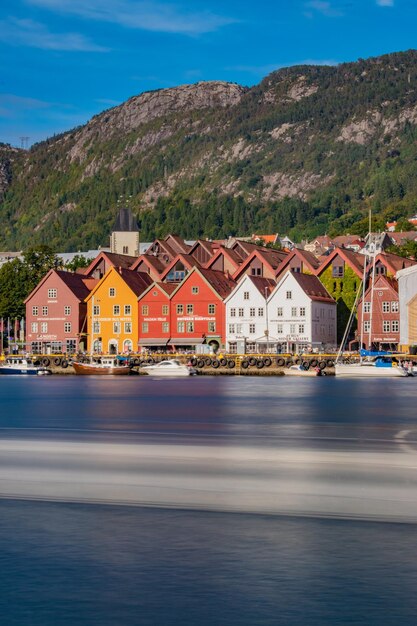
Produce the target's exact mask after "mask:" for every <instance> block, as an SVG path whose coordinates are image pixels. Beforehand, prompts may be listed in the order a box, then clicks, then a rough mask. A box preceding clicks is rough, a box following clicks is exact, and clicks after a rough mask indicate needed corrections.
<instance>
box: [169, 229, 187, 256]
mask: <svg viewBox="0 0 417 626" xmlns="http://www.w3.org/2000/svg"><path fill="white" fill-rule="evenodd" d="M165 243H168V245H169V246H170V247H171V248H172V249H173V250H175V252H177V254H179V253H183V254H188V253H189V252H190V249H191V246H189V245H188V243H185V241H184V239H182V238H181V237H180V236H179V235H173V234H171V233H170V234H169V235H167V236H166V237H165Z"/></svg>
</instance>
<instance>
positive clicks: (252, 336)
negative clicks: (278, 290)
mask: <svg viewBox="0 0 417 626" xmlns="http://www.w3.org/2000/svg"><path fill="white" fill-rule="evenodd" d="M274 287H275V281H273V280H271V279H269V278H263V277H262V276H251V275H249V274H245V275H244V276H243V277H242V280H240V281H239V283H238V284H237V285H236V287H235V288H234V289H233V291H232V292H231V293H230V294H229V296H228V297H227V298H226V299H225V306H226V346H227V350H228V351H229V352H231V353H236V352H237V353H239V354H242V353H245V352H265V351H266V350H268V348H269V350H268V351H270V350H271V349H272V346H273V342H274V341H275V342H276V339H274V338H273V337H269V333H268V331H269V328H268V323H269V322H268V316H267V298H268V296H269V294H270V293H271V291H272V289H274ZM269 342H270V344H271V345H270V346H268V345H266V344H268V343H269ZM275 349H276V345H275V346H274V351H275Z"/></svg>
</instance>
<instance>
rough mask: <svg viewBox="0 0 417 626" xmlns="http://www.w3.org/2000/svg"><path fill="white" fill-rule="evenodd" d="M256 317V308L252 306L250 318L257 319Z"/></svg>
mask: <svg viewBox="0 0 417 626" xmlns="http://www.w3.org/2000/svg"><path fill="white" fill-rule="evenodd" d="M255 315H256V309H255V307H254V306H251V308H250V309H249V317H255Z"/></svg>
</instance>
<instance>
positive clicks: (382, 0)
mask: <svg viewBox="0 0 417 626" xmlns="http://www.w3.org/2000/svg"><path fill="white" fill-rule="evenodd" d="M376 3H377V5H378V6H379V7H393V6H394V0H376Z"/></svg>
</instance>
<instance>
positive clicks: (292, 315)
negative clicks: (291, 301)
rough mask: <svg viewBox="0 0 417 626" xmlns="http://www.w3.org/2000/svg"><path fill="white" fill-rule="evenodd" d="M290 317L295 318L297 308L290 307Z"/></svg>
mask: <svg viewBox="0 0 417 626" xmlns="http://www.w3.org/2000/svg"><path fill="white" fill-rule="evenodd" d="M291 317H297V307H296V306H293V307H291Z"/></svg>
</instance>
